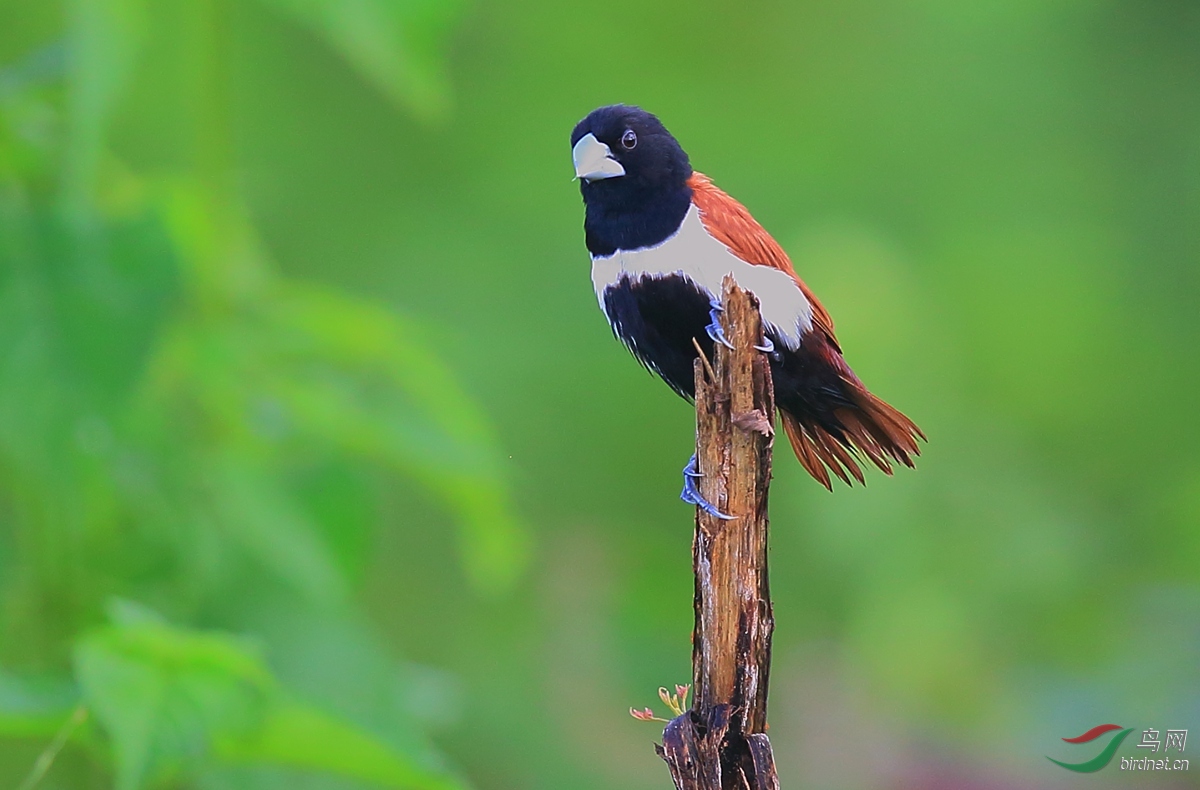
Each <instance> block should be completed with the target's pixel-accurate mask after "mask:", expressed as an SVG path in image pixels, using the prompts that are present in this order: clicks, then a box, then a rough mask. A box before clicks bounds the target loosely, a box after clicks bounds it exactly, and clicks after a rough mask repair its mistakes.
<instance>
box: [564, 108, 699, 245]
mask: <svg viewBox="0 0 1200 790" xmlns="http://www.w3.org/2000/svg"><path fill="white" fill-rule="evenodd" d="M571 149H572V155H573V158H574V160H575V175H576V176H577V177H578V178H579V189H580V191H581V192H582V193H583V201H584V204H585V206H586V207H587V217H586V219H585V221H584V228H585V230H586V231H587V244H588V249H589V250H591V252H592V254H593V255H611V254H612V253H613V252H615V251H616V250H618V249H623V250H630V249H638V248H640V247H649V246H653V245H655V244H658V243H659V242H661V241H664V240H665V239H666V238H667V237H669V236H670V235H671V234H673V233H674V232H675V231H676V230H678V229H679V224H680V223H681V222H682V221H683V217H684V215H685V214H686V213H687V210H688V206H689V205H690V203H691V198H692V192H691V189H690V188H689V187H688V185H687V180H688V178H689V177H690V176H691V175H692V167H691V165H690V164H689V163H688V156H687V154H686V153H684V151H683V149H682V148H680V147H679V143H678V142H677V141H676V140H675V138H674V137H672V136H671V133H670V132H668V131H667V129H666V127H664V126H663V125H662V122H661V121H659V120H658V118H656V117H655V116H654V115H652V114H650V113H648V112H646V111H645V110H643V109H641V108H639V107H631V106H628V105H624V104H613V105H611V106H608V107H601V108H599V109H597V110H593V111H592V112H591V113H590V114H589V115H588V116H587V117H586V118H584V119H583V120H582V121H580V122H579V123H578V124H576V126H575V131H573V132H572V133H571Z"/></svg>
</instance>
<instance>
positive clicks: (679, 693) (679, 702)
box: [658, 684, 692, 716]
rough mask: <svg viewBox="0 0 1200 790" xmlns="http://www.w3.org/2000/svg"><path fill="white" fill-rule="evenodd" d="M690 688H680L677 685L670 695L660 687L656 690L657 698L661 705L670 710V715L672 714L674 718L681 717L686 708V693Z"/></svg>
mask: <svg viewBox="0 0 1200 790" xmlns="http://www.w3.org/2000/svg"><path fill="white" fill-rule="evenodd" d="M691 688H692V687H691V686H680V685H679V684H676V685H675V693H674V694H671V693H670V692H669V691H667V690H666V689H665V688H662V687H660V688H659V689H658V698H659V699H661V700H662V701H663V704H665V705H666V706H667V707H668V708H670V709H671V712H672V713H674V714H675V715H676V716H682V715H683V710H684V708H686V707H687V697H688V692H689V691H690V690H691Z"/></svg>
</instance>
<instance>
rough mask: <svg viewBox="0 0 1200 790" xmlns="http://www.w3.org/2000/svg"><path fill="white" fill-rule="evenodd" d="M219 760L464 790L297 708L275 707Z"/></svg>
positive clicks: (222, 748)
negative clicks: (252, 730)
mask: <svg viewBox="0 0 1200 790" xmlns="http://www.w3.org/2000/svg"><path fill="white" fill-rule="evenodd" d="M218 754H219V755H220V756H221V757H222V758H223V759H225V760H228V761H230V762H233V763H240V762H245V763H255V762H259V763H271V764H274V765H279V766H285V767H291V768H300V769H309V770H321V771H329V772H332V773H336V774H339V775H341V776H346V777H350V778H353V779H358V780H361V781H364V782H371V783H373V784H377V785H381V786H383V787H395V788H412V789H413V790H457V789H458V788H462V787H463V785H462V784H461V783H460V782H458V781H457V780H455V779H453V778H450V777H448V776H446V775H444V774H441V773H436V772H433V771H430V770H428V769H426V768H423V767H422V766H420V765H418V764H416V762H415V761H413V760H410V759H408V758H406V757H404V756H403V755H400V754H397V753H396V752H395V751H393V750H392V749H390V748H389V747H387V746H386V745H384V744H383V743H382V742H380V741H379V740H378V739H377V738H375V737H374V736H372V735H370V734H368V733H366V732H364V731H363V730H361V729H359V728H357V727H355V726H353V725H351V724H348V723H346V722H344V721H341V720H339V719H337V718H334V717H332V716H328V715H326V714H324V713H322V712H320V711H318V710H315V709H314V708H311V707H308V706H306V705H303V704H299V703H295V702H283V703H280V704H279V705H276V706H274V707H272V708H271V709H270V710H269V711H268V713H267V716H266V719H265V720H264V721H263V724H262V727H261V728H260V729H259V730H258V731H257V733H256V734H255V735H254V736H253V737H251V738H242V739H229V740H225V741H223V742H221V743H220V744H218Z"/></svg>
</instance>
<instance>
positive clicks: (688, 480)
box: [679, 453, 734, 521]
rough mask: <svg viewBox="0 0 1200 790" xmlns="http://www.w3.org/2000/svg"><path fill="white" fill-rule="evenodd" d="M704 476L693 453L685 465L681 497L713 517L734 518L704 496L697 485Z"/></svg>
mask: <svg viewBox="0 0 1200 790" xmlns="http://www.w3.org/2000/svg"><path fill="white" fill-rule="evenodd" d="M701 477H704V475H702V474H700V464H699V463H698V462H697V461H696V454H695V453H692V457H691V458H690V459H689V460H688V462H687V466H685V467H683V491H682V492H681V493H680V494H679V498H680V499H682V500H683V501H684V502H687V503H688V504H689V505H696V506H697V507H699V508H700V509H701V510H703V511H704V512H705V513H707V514H708V515H710V516H712V517H713V518H720V519H724V520H726V521H728V520H730V519H732V518H734V517H733V516H727V515H725V514H724V513H722V512H721V511H719V510H717V508H716V507H715V506H714V505H713V503H711V502H709V501H708V500H707V499H705V498H704V497H703V495H701V493H700V489H699V488H697V487H696V480H698V479H699V478H701Z"/></svg>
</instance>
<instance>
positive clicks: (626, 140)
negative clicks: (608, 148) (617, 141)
mask: <svg viewBox="0 0 1200 790" xmlns="http://www.w3.org/2000/svg"><path fill="white" fill-rule="evenodd" d="M621 147H623V148H624V149H625V150H626V151H632V150H633V149H634V148H636V147H637V135H636V134H634V133H633V130H632V129H626V130H625V134H623V135H621Z"/></svg>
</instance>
